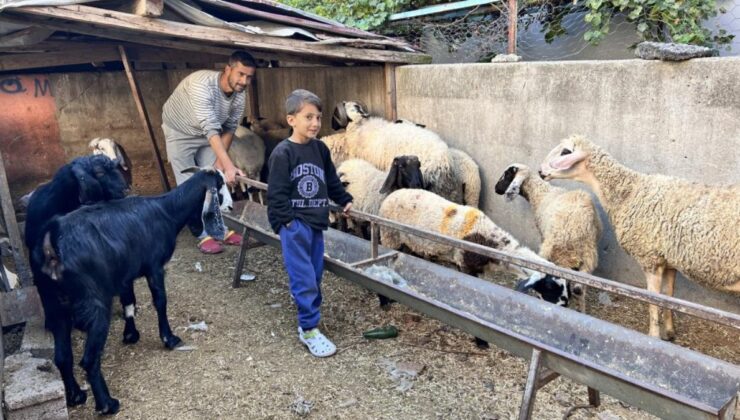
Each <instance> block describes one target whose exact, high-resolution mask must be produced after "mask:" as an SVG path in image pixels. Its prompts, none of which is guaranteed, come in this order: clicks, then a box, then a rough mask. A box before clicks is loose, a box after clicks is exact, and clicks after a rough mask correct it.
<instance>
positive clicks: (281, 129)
mask: <svg viewBox="0 0 740 420" xmlns="http://www.w3.org/2000/svg"><path fill="white" fill-rule="evenodd" d="M241 125H242V126H244V127H245V128H247V129H249V130H251V131H252V132H253V133H254V134H256V135H257V136H258V137H259V138H261V139H262V141H263V142H264V150H265V151H264V159H263V165H262V171H261V172H260V177H259V180H260V181H263V182H267V177H268V176H269V174H270V171H269V167H268V166H267V165H264V162H267V161H268V160H269V159H270V155H271V154H272V151H273V150H274V149H275V147H276V146H277V145H278V143H280V142H281V141H283V140H285V139H287V138H288V137H290V134H291V132H292V129H291V128H290V127H288V126H286V125H284V124H280V123H277V122H274V121H270V120H267V119H265V118H257V119H256V120H253V119H249V118H246V117H245V118H244V119H243V120H242V124H241ZM255 179H256V178H255Z"/></svg>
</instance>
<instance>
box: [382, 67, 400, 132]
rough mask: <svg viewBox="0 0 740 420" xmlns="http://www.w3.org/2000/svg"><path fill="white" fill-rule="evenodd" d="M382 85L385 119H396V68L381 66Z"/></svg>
mask: <svg viewBox="0 0 740 420" xmlns="http://www.w3.org/2000/svg"><path fill="white" fill-rule="evenodd" d="M383 84H384V85H385V118H386V119H388V120H390V121H395V120H396V119H398V109H397V105H398V104H397V102H396V66H394V65H393V64H390V63H385V65H384V66H383Z"/></svg>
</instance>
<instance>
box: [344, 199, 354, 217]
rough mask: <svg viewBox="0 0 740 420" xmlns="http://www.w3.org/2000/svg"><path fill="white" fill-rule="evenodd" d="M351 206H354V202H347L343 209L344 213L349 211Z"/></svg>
mask: <svg viewBox="0 0 740 420" xmlns="http://www.w3.org/2000/svg"><path fill="white" fill-rule="evenodd" d="M351 208H352V202H351V201H350V202H349V203H347V204H345V205H344V208H343V209H342V213H344V214H347V213H349V210H350V209H351Z"/></svg>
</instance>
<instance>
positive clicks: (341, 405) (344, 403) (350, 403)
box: [337, 398, 357, 408]
mask: <svg viewBox="0 0 740 420" xmlns="http://www.w3.org/2000/svg"><path fill="white" fill-rule="evenodd" d="M355 404H357V400H356V399H354V398H350V399H348V400H345V401H342V402H340V403H339V405H337V408H347V407H350V406H353V405H355Z"/></svg>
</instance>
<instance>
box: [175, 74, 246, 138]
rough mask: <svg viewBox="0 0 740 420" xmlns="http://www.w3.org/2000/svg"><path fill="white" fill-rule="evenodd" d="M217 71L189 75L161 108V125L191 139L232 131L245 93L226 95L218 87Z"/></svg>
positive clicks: (235, 125) (242, 104) (239, 114)
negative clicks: (163, 124)
mask: <svg viewBox="0 0 740 420" xmlns="http://www.w3.org/2000/svg"><path fill="white" fill-rule="evenodd" d="M220 75H221V72H218V71H213V70H200V71H196V72H195V73H193V74H191V75H189V76H188V77H186V78H185V79H183V81H182V82H180V84H179V85H177V88H175V91H174V92H172V95H170V97H169V99H167V102H165V104H164V107H163V109H162V122H163V123H165V124H166V125H167V126H169V127H170V128H172V129H174V130H176V131H179V132H181V133H184V134H188V135H191V136H205V138H206V139H210V138H211V137H212V136H213V135H215V134H222V133H228V132H234V131H235V130H236V127H237V125H238V123H239V118H240V117H241V116H242V114H243V113H244V102H245V98H246V92H245V91H242V92H232V94H231V96H226V94H225V93H224V91H222V90H221V88H220V87H219V85H218V78H219V76H220Z"/></svg>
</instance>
